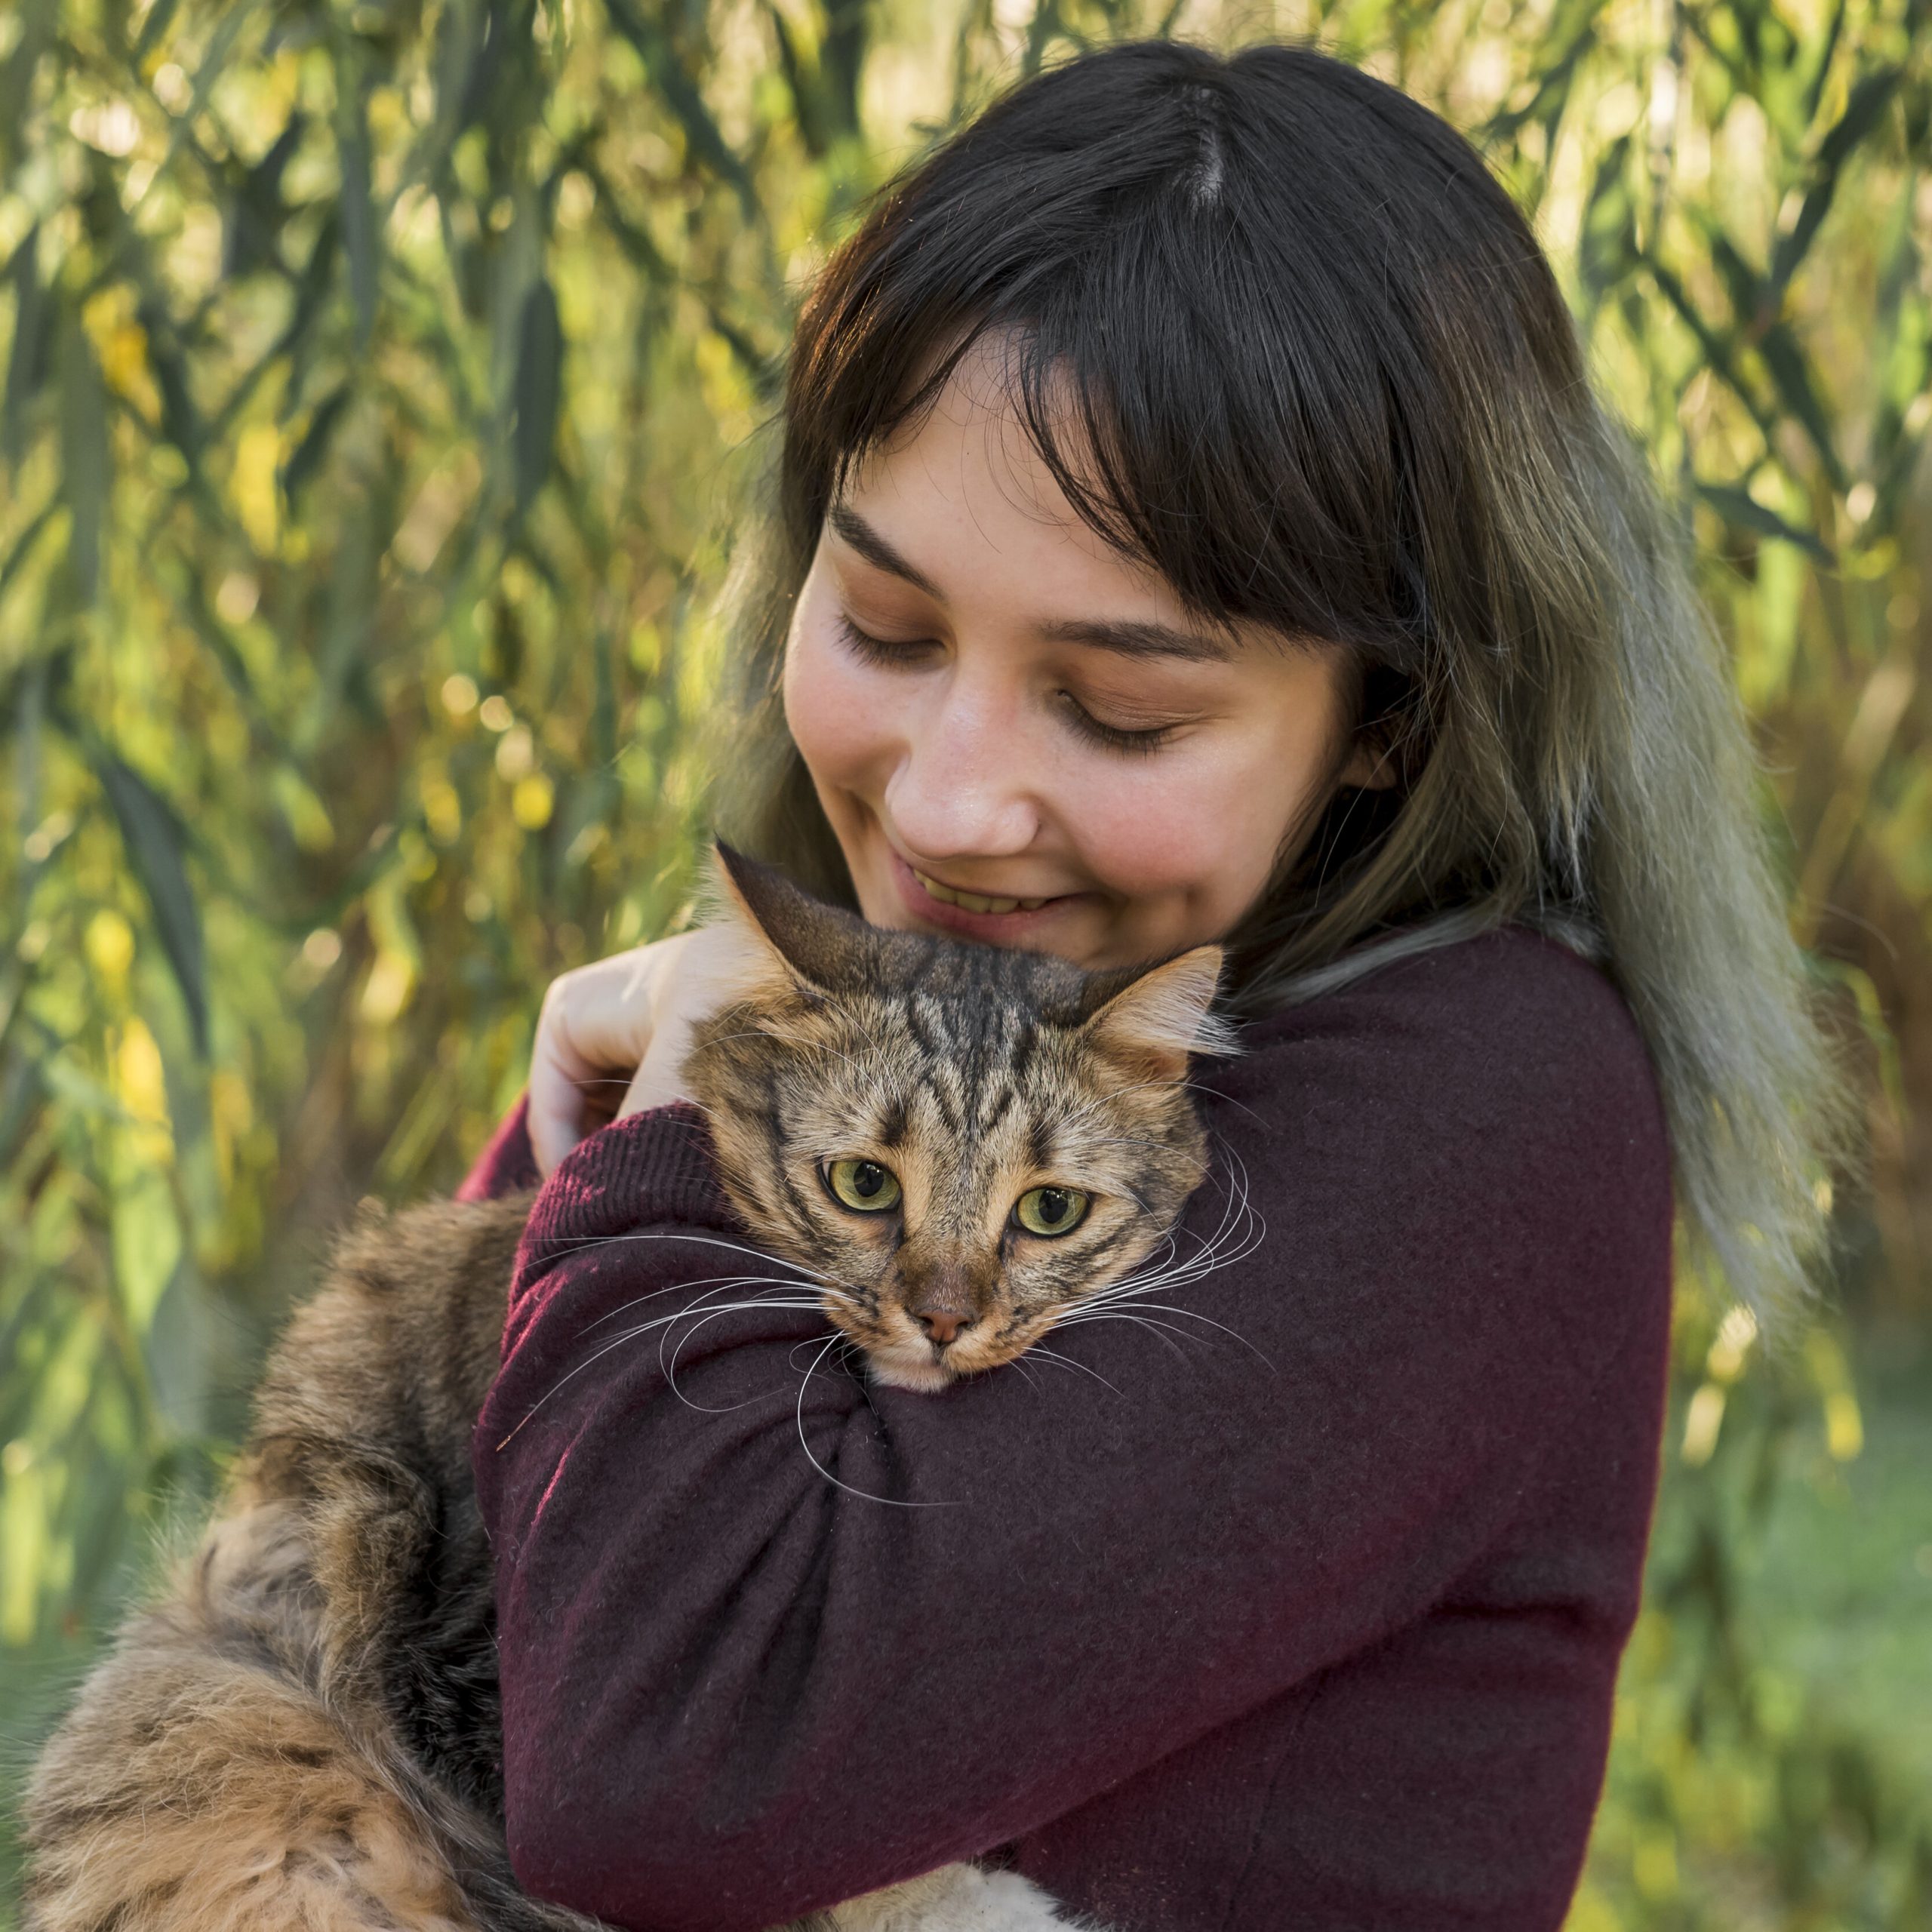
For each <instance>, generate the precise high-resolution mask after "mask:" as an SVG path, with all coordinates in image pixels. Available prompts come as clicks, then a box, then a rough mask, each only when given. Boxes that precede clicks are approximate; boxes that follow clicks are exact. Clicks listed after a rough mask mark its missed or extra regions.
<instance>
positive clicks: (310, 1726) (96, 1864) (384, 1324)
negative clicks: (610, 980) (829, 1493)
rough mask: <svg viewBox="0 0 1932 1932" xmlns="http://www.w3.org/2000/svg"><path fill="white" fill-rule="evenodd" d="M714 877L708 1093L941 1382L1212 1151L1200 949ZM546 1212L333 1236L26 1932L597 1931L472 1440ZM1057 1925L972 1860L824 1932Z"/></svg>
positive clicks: (798, 1250) (1032, 1314)
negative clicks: (507, 1721) (1121, 945)
mask: <svg viewBox="0 0 1932 1932" xmlns="http://www.w3.org/2000/svg"><path fill="white" fill-rule="evenodd" d="M727 863H728V866H729V869H730V875H731V881H730V882H731V906H729V908H728V910H729V912H730V913H731V915H732V916H733V917H734V918H736V919H737V921H738V924H739V928H740V931H741V932H742V934H743V942H744V943H743V952H742V955H741V958H740V966H741V971H740V975H739V979H738V981H737V988H738V990H737V995H736V996H735V997H734V998H733V999H732V1000H731V1002H730V1003H729V1004H728V1005H727V1006H726V1008H724V1011H721V1013H719V1014H718V1015H717V1016H716V1017H715V1018H714V1019H712V1020H711V1021H709V1023H707V1024H706V1025H705V1026H702V1027H700V1029H698V1031H697V1034H696V1035H695V1036H694V1044H693V1048H692V1051H691V1054H690V1055H689V1057H688V1059H687V1061H686V1063H685V1066H686V1079H687V1082H688V1085H689V1088H690V1090H691V1093H692V1094H693V1095H694V1097H695V1098H696V1099H697V1101H698V1103H700V1106H703V1108H704V1109H706V1113H707V1115H708V1118H709V1121H710V1123H711V1128H712V1135H713V1138H714V1141H715V1147H716V1151H717V1155H718V1170H719V1172H720V1175H721V1178H722V1179H723V1180H724V1184H725V1186H726V1189H727V1192H728V1194H729V1195H730V1197H731V1200H732V1201H733V1204H734V1207H736V1209H737V1212H738V1213H739V1214H740V1216H741V1217H742V1218H743V1220H744V1221H745V1223H746V1226H748V1228H749V1229H750V1230H751V1232H752V1234H753V1235H754V1236H755V1238H756V1239H757V1240H758V1242H759V1244H760V1245H761V1247H763V1248H764V1249H765V1250H766V1251H768V1252H769V1253H771V1254H773V1255H774V1256H776V1257H780V1259H782V1260H786V1261H789V1262H790V1263H792V1264H793V1265H794V1266H796V1267H798V1268H800V1269H804V1270H805V1271H807V1272H808V1275H810V1277H811V1280H812V1281H814V1283H815V1284H818V1286H819V1287H820V1291H821V1292H822V1293H823V1296H824V1306H825V1307H826V1313H827V1315H828V1316H829V1318H831V1319H832V1321H834V1322H835V1324H837V1325H838V1327H840V1328H841V1330H842V1331H844V1333H845V1334H847V1335H848V1337H851V1340H854V1341H855V1342H856V1343H858V1344H859V1346H860V1348H861V1349H863V1351H864V1352H865V1353H866V1358H867V1361H868V1363H869V1366H870V1367H871V1368H872V1371H873V1372H874V1373H875V1374H879V1375H881V1377H882V1378H883V1379H886V1380H894V1381H897V1382H900V1383H909V1384H912V1385H913V1386H921V1387H933V1386H940V1385H942V1384H943V1383H944V1382H946V1380H950V1379H951V1378H952V1377H953V1376H954V1375H955V1374H970V1373H972V1372H974V1371H977V1370H979V1369H981V1368H983V1367H990V1366H992V1365H994V1364H995V1363H997V1362H999V1361H1005V1360H1008V1359H1010V1358H1011V1357H1012V1356H1013V1355H1017V1354H1018V1353H1020V1352H1021V1351H1022V1350H1023V1349H1024V1348H1025V1347H1026V1346H1028V1344H1029V1343H1031V1342H1032V1341H1033V1340H1035V1339H1037V1338H1038V1336H1039V1335H1040V1334H1041V1333H1043V1332H1044V1330H1045V1328H1046V1327H1048V1326H1050V1325H1051V1322H1052V1321H1053V1320H1054V1318H1056V1315H1057V1314H1059V1313H1063V1312H1067V1311H1069V1310H1070V1309H1072V1308H1074V1307H1076V1306H1078V1305H1079V1304H1080V1303H1081V1300H1082V1299H1083V1298H1084V1297H1091V1295H1093V1294H1094V1293H1096V1292H1097V1291H1099V1290H1100V1288H1101V1287H1103V1286H1104V1285H1105V1284H1108V1283H1109V1282H1112V1281H1117V1280H1118V1278H1120V1277H1121V1275H1124V1274H1125V1273H1126V1272H1128V1270H1129V1269H1131V1268H1133V1267H1134V1265H1135V1264H1136V1263H1138V1262H1139V1261H1140V1260H1143V1258H1145V1257H1146V1255H1147V1254H1148V1253H1149V1251H1150V1249H1151V1248H1152V1247H1153V1245H1154V1244H1155V1242H1156V1241H1158V1238H1160V1236H1161V1234H1162V1233H1163V1232H1164V1230H1165V1229H1166V1227H1167V1226H1168V1224H1169V1223H1170V1222H1171V1220H1172V1218H1173V1217H1174V1214H1175V1213H1176V1212H1177V1211H1178V1209H1179V1207H1180V1204H1181V1203H1182V1201H1183V1200H1184V1199H1185V1198H1186V1195H1187V1193H1188V1192H1189V1190H1190V1189H1191V1188H1192V1186H1193V1185H1194V1183H1195V1180H1197V1179H1198V1177H1199V1174H1200V1173H1201V1161H1202V1142H1201V1132H1200V1129H1199V1128H1198V1124H1197V1123H1196V1121H1195V1117H1194V1113H1193V1110H1192V1107H1191V1106H1190V1105H1189V1102H1188V1100H1187V1097H1186V1091H1185V1074H1186V1064H1187V1055H1188V1052H1189V1048H1191V1047H1193V1046H1195V1045H1196V1044H1202V1043H1204V1042H1205V1041H1207V1038H1209V1037H1210V1036H1209V1034H1208V1030H1207V1029H1208V1028H1209V1027H1210V1026H1211V1023H1210V1022H1208V1021H1207V1020H1206V1017H1205V1015H1206V1008H1207V1001H1208V999H1209V998H1211V995H1212V991H1213V985H1214V970H1215V968H1216V966H1217V964H1218V960H1217V958H1216V957H1215V956H1214V955H1213V954H1212V952H1211V949H1204V952H1202V953H1201V954H1195V955H1183V958H1182V959H1181V960H1180V961H1174V962H1171V963H1170V964H1168V966H1166V967H1164V968H1158V969H1156V970H1155V971H1153V972H1151V973H1148V974H1131V973H1130V974H1117V975H1112V976H1094V975H1088V974H1081V973H1080V972H1078V971H1076V970H1075V969H1074V968H1072V967H1069V966H1067V965H1066V964H1063V963H1061V962H1060V961H1055V960H1053V959H1051V958H1046V957H1044V956H1041V955H1032V954H1027V953H1021V952H1008V951H997V950H994V949H987V948H981V947H971V946H958V945H952V944H949V943H943V942H940V941H936V940H927V939H923V938H919V937H915V936H912V935H907V934H881V933H879V932H877V931H875V930H874V929H872V928H869V927H867V926H866V925H865V924H863V922H861V921H857V920H856V919H854V918H851V917H850V915H843V914H839V913H836V912H833V911H832V909H829V908H826V907H824V906H820V905H818V904H817V902H814V901H811V900H807V899H805V898H804V896H803V895H802V894H798V893H797V892H796V891H795V890H793V889H792V888H789V887H788V886H786V884H784V883H783V881H781V880H780V879H779V878H777V875H774V874H769V873H767V872H764V871H763V870H762V869H758V868H755V867H752V866H749V865H747V864H746V863H745V862H743V861H742V860H736V859H735V858H731V857H728V860H727ZM855 1156H856V1157H861V1158H866V1159H868V1160H870V1161H875V1162H876V1163H878V1164H889V1165H890V1166H891V1168H892V1170H893V1171H894V1174H896V1175H897V1177H899V1181H900V1186H901V1189H902V1192H903V1200H902V1202H901V1204H900V1208H899V1209H898V1210H897V1211H896V1212H894V1213H892V1214H857V1213H854V1212H853V1211H850V1210H848V1209H847V1208H844V1207H840V1206H839V1205H838V1202H837V1201H835V1199H834V1198H832V1195H831V1194H830V1192H829V1191H828V1187H827V1186H826V1183H824V1182H823V1170H824V1164H826V1162H829V1161H832V1160H834V1159H836V1158H841V1157H844V1158H851V1157H855ZM1051 1182H1058V1183H1061V1184H1062V1185H1063V1186H1078V1187H1080V1188H1081V1189H1082V1190H1083V1191H1084V1192H1088V1193H1089V1194H1091V1195H1092V1197H1093V1200H1092V1205H1091V1207H1089V1209H1088V1211H1087V1215H1086V1217H1085V1219H1084V1220H1083V1221H1082V1222H1081V1224H1080V1225H1079V1226H1077V1227H1075V1228H1074V1229H1072V1230H1071V1231H1070V1232H1068V1233H1066V1234H1065V1235H1058V1236H1056V1237H1055V1238H1053V1239H1052V1240H1050V1241H1044V1240H1037V1239H1032V1238H1026V1237H1024V1235H1023V1233H1020V1232H1016V1228H1015V1224H1014V1223H1013V1222H1012V1221H1011V1220H1010V1218H1009V1217H1010V1215H1011V1212H1012V1211H1013V1207H1014V1202H1015V1201H1017V1198H1019V1196H1020V1194H1022V1193H1023V1192H1024V1191H1025V1190H1026V1189H1029V1188H1032V1187H1035V1186H1041V1185H1044V1184H1046V1183H1051ZM531 1198H532V1197H531V1195H528V1194H524V1195H518V1196H515V1197H512V1198H507V1199H504V1200H500V1201H490V1202H484V1203H479V1204H457V1203H455V1202H451V1201H434V1202H429V1203H426V1204H423V1205H420V1206H418V1207H413V1208H411V1209H409V1210H407V1211H404V1212H401V1213H398V1214H383V1213H380V1212H379V1211H374V1210H373V1209H371V1210H368V1211H365V1213H364V1214H362V1216H361V1217H360V1218H359V1220H358V1222H357V1223H355V1226H352V1228H351V1229H349V1231H348V1232H346V1234H345V1235H343V1237H342V1238H341V1239H340V1241H338V1243H337V1247H336V1249H335V1251H334V1255H333V1257H332V1260H331V1266H330V1268H329V1271H328V1278H327V1280H326V1281H325V1285H324V1286H323V1287H322V1289H321V1291H320V1292H319V1293H318V1294H316V1295H315V1297H314V1298H313V1299H312V1300H310V1301H309V1303H307V1304H306V1306H303V1308H302V1309H300V1310H299V1311H298V1312H297V1314H296V1315H295V1316H294V1318H293V1319H292V1321H291V1323H290V1324H289V1326H288V1330H287V1331H286V1332H285V1334H284V1336H283V1337H282V1339H281V1342H280V1343H279V1344H278V1346H277V1347H276V1349H275V1352H274V1353H273V1355H272V1357H271V1358H270V1361H269V1366H268V1368H267V1371H266V1374H265V1376H264V1378H263V1383H262V1386H261V1389H260V1392H259V1394H258V1396H257V1404H256V1413H255V1422H254V1429H253V1431H252V1433H251V1436H250V1438H249V1440H248V1444H247V1445H246V1447H245V1450H244V1451H243V1453H242V1456H241V1457H240V1458H239V1460H238V1463H237V1465H236V1467H235V1471H234V1472H233V1475H232V1478H231V1481H230V1483H229V1487H228V1491H227V1493H226V1497H225V1500H224V1502H223V1506H222V1508H221V1511H220V1515H219V1516H218V1518H217V1520H216V1521H215V1522H214V1524H213V1525H212V1526H211V1527H210V1528H209V1529H208V1531H207V1532H206V1533H205V1535H204V1537H203V1538H202V1541H201V1543H200V1545H199V1547H198V1549H196V1551H195V1553H194V1554H193V1555H192V1557H191V1558H189V1560H188V1561H186V1562H185V1563H184V1564H182V1565H180V1567H178V1569H177V1571H176V1573H175V1574H174V1575H173V1576H172V1577H171V1578H170V1580H168V1585H167V1586H166V1588H165V1590H164V1591H163V1592H162V1594H161V1595H159V1596H158V1598H157V1599H156V1600H155V1601H154V1602H153V1603H152V1604H150V1605H149V1607H147V1608H146V1609H144V1610H142V1611H139V1612H138V1613H137V1614H135V1615H134V1617H132V1618H131V1619H130V1620H129V1621H128V1624H127V1625H126V1626H125V1627H124V1629H123V1630H122V1633H121V1635H120V1638H119V1640H118V1643H117V1645H116V1647H115V1650H114V1651H113V1653H112V1655H111V1656H110V1657H109V1658H108V1659H107V1660H106V1662H105V1663H103V1664H102V1665H101V1666H100V1668H99V1669H97V1671H96V1672H94V1675H92V1677H91V1678H90V1679H89V1681H88V1684H86V1686H85V1688H84V1690H83V1691H82V1695H81V1697H80V1700H79V1701H78V1704H77V1706H76V1707H75V1709H74V1711H73V1712H72V1714H71V1715H69V1718H68V1719H67V1721H66V1723H65V1724H64V1725H63V1727H62V1728H61V1729H60V1731H59V1732H58V1733H57V1734H56V1735H55V1737H54V1739H53V1740H51V1743H50V1744H49V1745H48V1748H47V1749H46V1751H45V1753H44V1754H43V1755H42V1760H41V1762H40V1764H39V1765H38V1767H37V1770H36V1772H35V1777H34V1780H33V1783H32V1788H31V1790H30V1793H29V1803H28V1807H27V1837H28V1844H29V1851H30V1854H31V1863H30V1867H29V1878H28V1884H27V1890H26V1927H27V1928H28V1932H297V1928H303V1929H304V1932H376V1928H379V1927H380V1928H389V1932H397V1929H398V1928H401V1932H586V1928H587V1927H589V1924H590V1921H587V1920H586V1919H583V1918H580V1917H579V1916H578V1915H576V1914H574V1913H571V1912H567V1911H565V1910H563V1909H560V1908H558V1907H556V1906H548V1905H544V1904H541V1903H538V1902H537V1901H534V1900H531V1899H529V1898H528V1897H525V1895H524V1894H522V1893H521V1890H519V1889H518V1887H517V1885H516V1883H515V1878H514V1877H513V1875H512V1872H511V1870H510V1866H509V1857H508V1854H507V1851H506V1847H505V1844H504V1840H503V1825H502V1815H503V1792H502V1773H501V1765H500V1743H499V1711H498V1700H497V1676H496V1657H495V1651H494V1642H493V1635H492V1632H493V1615H494V1613H493V1607H492V1601H491V1561H490V1553H489V1550H488V1546H487V1544H486V1543H485V1539H484V1535H483V1531H482V1526H481V1521H480V1518H479V1516H478V1510H477V1505H476V1499H475V1491H474V1488H473V1486H472V1479H471V1475H470V1466H469V1439H470V1435H471V1431H472V1425H473V1423H474V1422H475V1417H476V1415H477V1414H478V1411H479V1409H480V1408H481V1404H482V1401H483V1398H484V1395H485V1392H487V1390H488V1387H489V1385H490V1383H491V1380H492V1379H493V1378H494V1375H495V1373H496V1371H497V1361H498V1344H499V1340H500V1335H501V1332H502V1328H503V1314H504V1303H505V1299H506V1293H507V1289H508V1284H509V1279H510V1275H511V1272H512V1262H513V1260H514V1257H515V1252H516V1248H517V1243H518V1237H519V1235H520V1234H521V1230H522V1226H523V1223H524V1220H525V1217H526V1215H527V1214H528V1209H529V1206H530V1202H531ZM935 1310H937V1311H939V1313H938V1314H937V1315H935V1313H934V1311H935ZM922 1311H923V1312H924V1321H922V1320H921V1312H922ZM946 1336H949V1337H950V1339H949V1340H942V1339H939V1338H941V1337H946ZM1065 1922H1066V1921H1063V1920H1062V1919H1061V1918H1060V1917H1059V1916H1058V1915H1057V1914H1056V1913H1055V1912H1054V1909H1053V1906H1052V1904H1051V1901H1050V1900H1047V1899H1046V1898H1045V1897H1044V1895H1043V1894H1040V1893H1039V1892H1038V1891H1037V1890H1035V1888H1034V1887H1032V1886H1030V1885H1029V1884H1027V1883H1026V1881H1024V1880H1023V1879H1021V1878H1018V1877H1017V1875H1013V1874H1011V1873H1001V1872H982V1871H980V1870H978V1869H977V1868H974V1867H972V1866H947V1867H945V1868H943V1869H942V1870H940V1871H939V1872H934V1873H931V1874H929V1875H927V1876H926V1877H924V1878H920V1879H916V1880H914V1881H911V1882H910V1883H909V1884H906V1885H900V1886H894V1887H889V1888H888V1890H885V1891H884V1892H880V1893H875V1894H870V1895H869V1896H868V1897H866V1898H865V1899H862V1900H854V1901H851V1902H849V1903H847V1904H845V1905H843V1906H839V1907H838V1908H836V1909H835V1910H833V1911H832V1912H826V1913H822V1914H820V1915H818V1917H817V1919H816V1920H814V1921H811V1924H813V1925H814V1927H816V1928H817V1932H1029V1928H1033V1927H1048V1926H1053V1925H1060V1924H1064V1923H1065ZM800 1932H802V1928H800Z"/></svg>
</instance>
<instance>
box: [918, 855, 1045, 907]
mask: <svg viewBox="0 0 1932 1932" xmlns="http://www.w3.org/2000/svg"><path fill="white" fill-rule="evenodd" d="M906 870H907V871H908V872H910V873H911V874H912V876H913V877H914V878H915V879H917V880H918V881H919V883H920V884H921V886H922V887H923V888H924V889H925V890H926V891H928V893H930V894H931V895H932V897H934V898H935V899H937V900H938V901H939V903H940V904H941V905H942V906H958V908H959V909H960V910H961V912H1038V910H1039V909H1040V908H1041V906H1044V905H1045V904H1046V903H1047V902H1046V900H1044V899H999V898H995V897H992V895H991V894H987V893H983V892H961V891H958V890H957V889H956V888H954V887H952V886H949V885H942V884H940V882H939V881H938V880H937V879H936V878H933V877H931V875H929V874H928V873H925V872H921V871H920V869H918V866H912V865H909V866H907V867H906Z"/></svg>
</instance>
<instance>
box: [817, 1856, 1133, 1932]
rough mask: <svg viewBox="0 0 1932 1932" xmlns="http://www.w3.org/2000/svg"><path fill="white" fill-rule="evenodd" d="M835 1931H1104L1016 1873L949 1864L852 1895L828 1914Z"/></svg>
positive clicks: (833, 1931)
mask: <svg viewBox="0 0 1932 1932" xmlns="http://www.w3.org/2000/svg"><path fill="white" fill-rule="evenodd" d="M826 1917H827V1918H828V1919H829V1921H830V1922H831V1926H832V1932H1073V1928H1075V1927H1082V1928H1084V1932H1103V1928H1101V1927H1097V1926H1094V1925H1093V1924H1091V1922H1090V1921H1084V1920H1078V1919H1075V1918H1069V1917H1068V1916H1066V1915H1064V1914H1063V1913H1062V1912H1061V1911H1060V1909H1059V1907H1058V1906H1056V1905H1055V1904H1054V1901H1053V1900H1051V1898H1049V1897H1048V1896H1047V1894H1045V1893H1044V1892H1043V1891H1041V1889H1040V1888H1039V1887H1038V1885H1036V1884H1034V1883H1033V1882H1032V1881H1031V1880H1030V1879H1028V1878H1022V1877H1021V1876H1020V1874H1019V1873H1018V1872H983V1871H982V1870H980V1868H979V1867H978V1866H977V1865H945V1866H941V1867H940V1869H939V1870H937V1872H928V1873H927V1874H926V1875H925V1876H924V1878H911V1879H908V1880H907V1881H906V1883H905V1884H903V1885H888V1886H887V1887H885V1888H884V1890H882V1891H877V1892H868V1893H867V1894H866V1895H865V1897H863V1898H858V1899H850V1900H847V1901H846V1903H844V1904H843V1905H841V1906H838V1907H837V1908H836V1909H835V1910H833V1911H832V1912H829V1913H828V1914H826Z"/></svg>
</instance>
